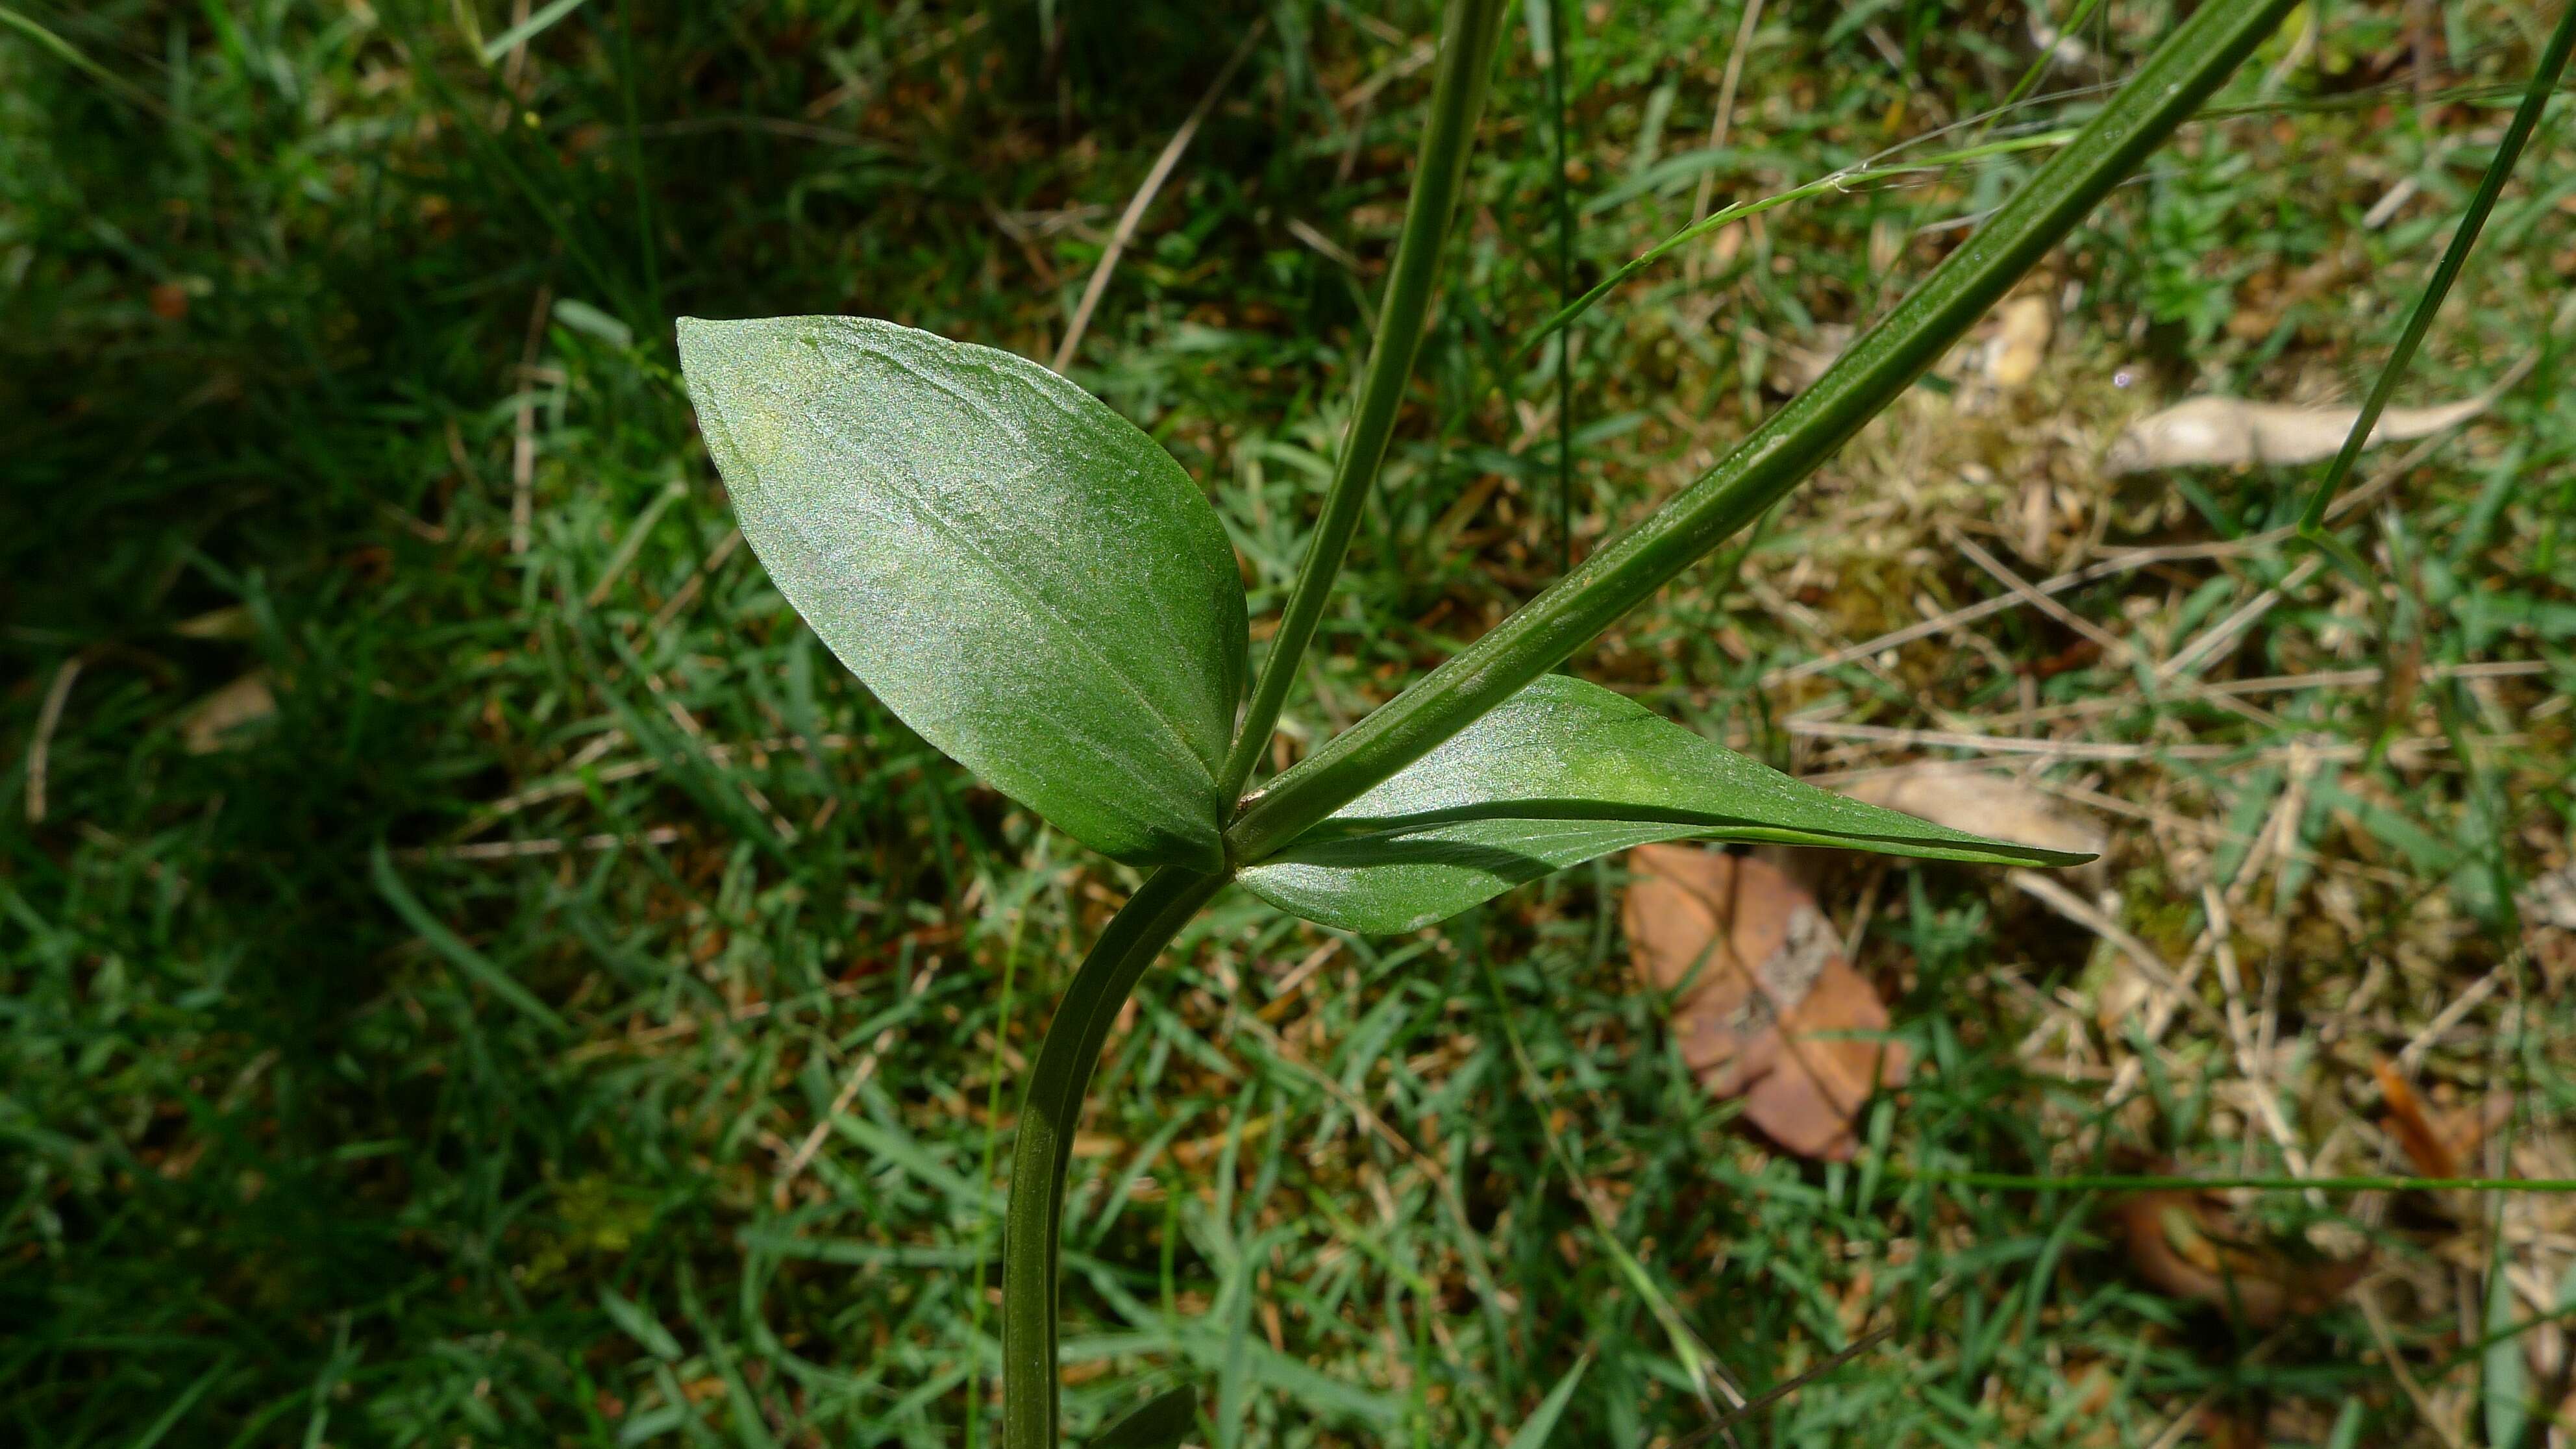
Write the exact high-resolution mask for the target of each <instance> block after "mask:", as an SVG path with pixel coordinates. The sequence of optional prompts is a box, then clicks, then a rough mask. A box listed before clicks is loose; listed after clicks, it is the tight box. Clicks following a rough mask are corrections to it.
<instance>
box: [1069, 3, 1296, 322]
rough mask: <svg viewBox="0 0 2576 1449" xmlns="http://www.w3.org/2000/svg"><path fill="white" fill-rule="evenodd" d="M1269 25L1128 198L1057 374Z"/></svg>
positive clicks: (1263, 22) (1078, 307)
mask: <svg viewBox="0 0 2576 1449" xmlns="http://www.w3.org/2000/svg"><path fill="white" fill-rule="evenodd" d="M1268 25H1269V21H1268V19H1267V18H1266V17H1265V18H1263V19H1260V20H1256V21H1254V22H1253V23H1252V28H1251V29H1250V30H1247V31H1245V32H1244V34H1243V43H1242V44H1240V45H1238V46H1236V47H1235V48H1234V54H1233V55H1231V56H1228V57H1227V58H1226V62H1225V65H1224V67H1223V68H1221V69H1220V70H1218V71H1217V73H1216V79H1215V80H1214V81H1211V82H1209V84H1208V88H1207V93H1206V94H1205V95H1202V96H1200V97H1199V103H1198V104H1197V105H1196V106H1193V107H1191V108H1190V114H1189V118H1188V119H1187V120H1184V121H1183V122H1181V128H1180V129H1179V130H1177V131H1174V132H1173V133H1172V139H1171V140H1169V141H1166V142H1164V143H1163V154H1161V155H1160V156H1157V157H1155V158H1154V165H1153V169H1151V170H1149V171H1147V172H1146V173H1145V180H1144V183H1143V184H1142V185H1140V186H1138V187H1137V188H1136V194H1135V195H1134V196H1132V197H1130V198H1128V201H1127V210H1126V211H1124V212H1123V213H1121V214H1120V215H1119V217H1118V226H1117V228H1116V229H1115V230H1113V231H1111V232H1110V234H1109V246H1108V247H1107V249H1105V250H1104V251H1102V252H1101V254H1100V263H1099V265H1097V266H1095V267H1093V268H1092V269H1091V280H1090V281H1089V282H1088V283H1086V284H1085V285H1084V286H1083V289H1082V300H1081V301H1080V302H1079V303H1076V304H1075V306H1074V309H1073V320H1072V321H1071V322H1070V323H1067V324H1066V326H1065V329H1064V341H1063V342H1061V343H1058V344H1057V345H1056V349H1055V362H1054V364H1053V366H1054V368H1055V370H1056V371H1058V372H1062V371H1064V370H1065V369H1066V368H1067V367H1069V366H1071V365H1072V364H1073V354H1074V351H1075V349H1077V348H1079V347H1081V346H1082V334H1083V332H1084V331H1085V330H1087V329H1088V328H1089V327H1090V326H1091V312H1092V309H1093V308H1095V307H1097V306H1099V305H1100V294H1101V293H1103V292H1106V291H1108V290H1109V275H1110V273H1112V272H1115V271H1116V270H1118V258H1119V257H1120V256H1121V255H1122V254H1124V253H1125V252H1126V250H1127V243H1128V242H1129V241H1131V240H1133V239H1134V237H1135V235H1136V227H1137V225H1138V224H1139V223H1141V222H1143V221H1144V219H1145V211H1146V209H1147V208H1148V207H1151V206H1152V205H1153V204H1154V197H1155V196H1156V195H1157V194H1158V193H1160V192H1161V191H1162V189H1163V183H1164V182H1165V181H1168V180H1170V179H1171V175H1172V168H1173V167H1175V166H1178V165H1180V164H1181V153H1182V152H1184V151H1187V150H1188V149H1190V138H1191V137H1193V136H1196V135H1197V134H1198V133H1199V123H1200V122H1202V121H1205V120H1206V119H1207V117H1208V112H1210V111H1212V110H1214V109H1216V102H1217V97H1218V96H1220V95H1223V94H1224V93H1225V83H1226V82H1227V81H1230V80H1232V79H1234V72H1235V70H1236V68H1237V67H1239V66H1241V65H1242V64H1243V62H1244V58H1245V57H1247V56H1249V55H1251V54H1252V46H1253V43H1254V42H1255V41H1257V40H1259V39H1260V38H1261V32H1262V31H1263V30H1264V29H1265V28H1266V27H1267V26H1268Z"/></svg>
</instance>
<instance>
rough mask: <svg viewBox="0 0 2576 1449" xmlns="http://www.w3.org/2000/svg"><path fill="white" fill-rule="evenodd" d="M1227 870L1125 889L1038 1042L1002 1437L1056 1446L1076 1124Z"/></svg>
mask: <svg viewBox="0 0 2576 1449" xmlns="http://www.w3.org/2000/svg"><path fill="white" fill-rule="evenodd" d="M1225 882H1226V877H1224V876H1221V875H1201V874H1199V873H1197V872H1195V871H1187V870H1182V869H1180V868H1178V867H1176V866H1166V867H1164V868H1163V869H1161V870H1158V871H1156V872H1154V874H1153V875H1151V876H1149V877H1147V879H1146V881H1145V884H1144V886H1143V887H1142V888H1141V889H1139V890H1138V891H1137V892H1136V894H1134V895H1133V896H1130V897H1128V900H1127V904H1126V905H1124V906H1122V907H1120V908H1119V911H1118V914H1117V915H1116V916H1115V917H1113V918H1112V919H1111V920H1110V922H1109V925H1108V928H1107V929H1106V930H1103V931H1102V932H1101V933H1100V939H1099V941H1097V942H1096V943H1094V944H1093V946H1092V948H1091V954H1090V955H1088V956H1086V957H1084V958H1083V962H1082V969H1081V970H1079V971H1076V972H1075V973H1074V976H1073V984H1072V985H1070V986H1067V987H1066V988H1065V991H1064V999H1063V1001H1061V1002H1060V1003H1058V1004H1057V1006H1056V1011H1055V1019H1054V1020H1052V1021H1050V1022H1048V1023H1047V1032H1046V1040H1045V1041H1044V1042H1043V1043H1042V1044H1040V1046H1039V1047H1038V1059H1037V1064H1036V1065H1035V1066H1034V1067H1033V1068H1032V1069H1031V1070H1030V1073H1029V1087H1028V1092H1027V1094H1026V1095H1025V1096H1024V1097H1022V1098H1021V1101H1020V1122H1019V1130H1018V1133H1017V1136H1016V1140H1015V1141H1014V1142H1013V1144H1012V1148H1011V1199H1010V1207H1009V1209H1008V1210H1007V1212H1006V1213H1005V1214H1004V1217H1003V1226H1002V1445H1003V1449H1055V1442H1056V1365H1055V1348H1056V1256H1057V1247H1058V1239H1059V1235H1060V1234H1061V1232H1062V1229H1063V1226H1064V1176H1065V1170H1066V1168H1067V1167H1069V1166H1070V1165H1071V1164H1072V1160H1073V1132H1074V1127H1075V1126H1076V1124H1077V1123H1079V1122H1080V1120H1081V1118H1082V1099H1083V1094H1084V1092H1085V1090H1086V1089H1087V1088H1089V1087H1090V1085H1091V1072H1092V1068H1094V1067H1095V1066H1097V1065H1098V1064H1099V1062H1100V1048H1101V1047H1102V1045H1103V1044H1104V1043H1106V1042H1107V1041H1108V1040H1109V1027H1110V1024H1111V1023H1113V1022H1115V1021H1116V1020H1117V1019H1118V1008H1120V1007H1122V1006H1124V1005H1126V1004H1127V997H1128V994H1129V993H1130V992H1132V991H1134V990H1135V989H1136V980H1137V978H1138V977H1140V976H1142V975H1144V974H1145V968H1146V967H1147V966H1150V965H1152V964H1153V961H1154V958H1155V956H1157V955H1159V954H1161V952H1162V949H1163V947H1164V946H1166V945H1168V944H1170V942H1171V939H1172V938H1173V937H1174V936H1176V935H1178V934H1180V930H1181V927H1182V926H1184V925H1187V924H1188V923H1189V919H1190V917H1192V916H1194V915H1196V914H1198V910H1199V907H1201V906H1203V905H1206V904H1207V902H1208V899H1209V897H1211V896H1214V895H1215V894H1216V893H1217V891H1218V890H1220V889H1222V888H1223V887H1224V885H1225Z"/></svg>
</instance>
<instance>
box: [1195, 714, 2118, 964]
mask: <svg viewBox="0 0 2576 1449" xmlns="http://www.w3.org/2000/svg"><path fill="white" fill-rule="evenodd" d="M1685 837H1703V838H1707V839H1714V840H1744V841H1776V842H1781V843H1785V844H1790V845H1822V846H1836V847H1842V848H1847V849H1853V850H1869V851H1876V852H1879V853H1881V854H1886V855H1910V856H1920V857H1924V858H1927V859H1932V860H1962V861H1973V862H1979V863H1985V864H2004V865H2074V864H2078V863H2080V862H2083V861H2085V860H2089V859H2091V858H2092V857H2090V856H2087V855H2080V854H2071V853H2069V852H2066V851H2060V850H2046V849H2042V848H2040V847H2037V846H2028V845H2013V844H2009V843H2007V842H2005V841H2000V840H1988V839H1986V838H1985V837H1983V836H1977V835H1970V834H1967V833H1965V832H1964V831H1958V830H1951V829H1949V828H1947V827H1944V826H1939V825H1934V824H1932V823H1931V822H1930V821H1926V820H1917V819H1916V818H1914V817H1913V816H1911V815H1904V814H1899V813H1898V812H1896V811H1894V810H1887V809H1882V808H1880V807H1879V806H1876V805H1864V804H1862V803H1861V802H1860V801H1857V800H1851V799H1846V798H1844V797H1843V796H1840V795H1836V794H1834V793H1833V792H1831V791H1829V790H1820V789H1818V788H1816V787H1815V786H1813V785H1808V784H1803V783H1801V782H1799V781H1797V780H1793V779H1791V778H1790V777H1788V776H1787V775H1783V774H1781V773H1780V772H1779V771H1777V770H1774V769H1771V768H1770V767H1768V766H1766V765H1762V764H1758V763H1756V762H1754V761H1752V760H1749V759H1746V758H1745V757H1744V756H1742V755H1739V754H1737V753H1735V752H1734V751H1733V750H1729V749H1726V748H1724V747H1723V746H1720V745H1716V744H1712V743H1710V742H1709V741H1708V740H1707V739H1705V738H1703V737H1701V736H1700V735H1697V734H1695V733H1693V732H1691V731H1690V730H1687V729H1684V728H1682V727H1681V726H1680V725H1677V724H1674V723H1673V722H1672V721H1670V720H1667V719H1665V718H1664V717H1663V716H1661V715H1658V714H1656V713H1654V712H1653V711H1651V710H1648V709H1645V708H1643V707H1642V706H1640V705H1637V704H1635V703H1634V702H1632V701H1630V700H1627V699H1625V698H1622V697H1621V696H1619V695H1617V694H1614V693H1612V692H1611V691H1609V690H1607V689H1604V688H1602V687H1601V686H1599V685H1597V684H1587V683H1585V682H1584V681H1582V680H1579V679H1569V678H1567V677H1565V676H1563V675H1555V674H1551V675H1542V676H1540V677H1539V678H1538V679H1536V680H1534V681H1532V682H1531V683H1530V685H1529V686H1528V687H1527V688H1525V689H1523V690H1522V691H1521V692H1520V693H1518V694H1516V695H1514V696H1512V697H1511V698H1510V699H1509V700H1507V701H1505V702H1504V704H1503V705H1502V707H1501V708H1499V709H1496V710H1495V711H1494V712H1493V713H1491V714H1488V715H1486V716H1485V717H1484V718H1483V719H1481V720H1478V721H1477V722H1476V723H1475V724H1472V725H1470V726H1468V727H1467V728H1466V729H1465V730H1464V731H1462V732H1460V733H1459V734H1457V735H1455V736H1452V737H1451V738H1450V739H1449V740H1448V742H1446V743H1445V744H1442V745H1441V746H1440V747H1439V748H1438V749H1435V750H1433V751H1432V752H1431V753H1430V754H1427V755H1425V756H1423V757H1422V758H1421V759H1419V760H1416V761H1414V762H1413V763H1412V764H1410V765H1408V766H1406V767H1405V768H1404V769H1402V770H1399V771H1397V772H1396V774H1395V775H1393V776H1392V777H1390V778H1389V779H1387V780H1386V781H1385V782H1383V783H1381V784H1379V785H1378V786H1377V787H1375V788H1374V789H1372V790H1370V791H1369V792H1368V793H1366V794H1364V795H1362V796H1360V797H1359V798H1358V799H1356V800H1353V801H1352V802H1351V803H1350V804H1348V805H1345V806H1343V807H1342V808H1341V809H1340V810H1339V811H1337V812H1335V813H1334V814H1333V816H1332V817H1331V818H1330V819H1328V820H1326V821H1325V822H1324V823H1323V824H1321V825H1318V826H1316V827H1315V828H1314V829H1313V830H1311V831H1308V832H1307V833H1306V834H1305V835H1303V836H1300V837H1299V838H1298V839H1297V840H1296V841H1294V842H1293V843H1291V844H1290V845H1289V846H1288V847H1287V848H1286V849H1283V850H1281V851H1280V852H1279V853H1278V854H1276V855H1274V856H1271V857H1270V858H1269V859H1267V860H1264V861H1262V862H1260V863H1259V864H1256V865H1253V866H1251V867H1249V868H1247V869H1245V870H1244V871H1243V873H1242V875H1241V877H1240V879H1241V880H1242V881H1243V883H1244V885H1245V886H1247V887H1248V888H1250V889H1251V890H1252V892H1253V893H1254V894H1255V895H1258V896H1260V897H1261V898H1262V899H1263V900H1266V901H1268V902H1270V903H1271V904H1272V905H1275V906H1277V907H1279V908H1280V909H1281V910H1284V911H1290V912H1293V913H1295V914H1297V915H1300V916H1304V917H1305V918H1306V919H1308V920H1310V921H1320V922H1322V923H1324V924H1325V925H1328V926H1340V927H1342V928H1344V929H1346V930H1353V931H1377V932H1389V931H1409V930H1413V929H1415V928H1416V927H1419V926H1427V925H1429V924H1431V923H1432V922H1433V921H1437V920H1440V919H1442V918H1443V917H1446V916H1451V915H1455V914H1457V913H1458V912H1460V911H1463V910H1465V909H1466V908H1467V907H1469V906H1472V905H1474V904H1476V903H1477V902H1479V901H1483V900H1489V899H1491V898H1492V897H1494V896H1496V895H1499V894H1501V893H1502V892H1504V891H1505V890H1508V889H1510V888H1511V887H1513V886H1515V885H1519V884H1520V883H1522V882H1523V881H1529V880H1535V879H1537V878H1538V877H1540V876H1542V875H1546V874H1547V873H1549V872H1550V871H1554V870H1560V869H1563V868H1564V867H1566V866H1569V865H1574V864H1577V863H1579V862H1582V861H1586V860H1590V859H1592V858H1593V857H1595V856H1598V855H1606V854H1608V853H1609V852H1611V851H1614V850H1624V849H1627V848H1628V847H1630V846H1635V845H1646V844H1650V843H1652V842H1654V841H1658V840H1679V839H1683V838H1685Z"/></svg>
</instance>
